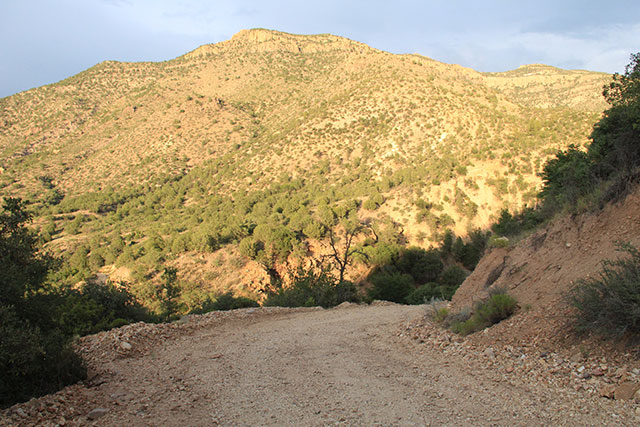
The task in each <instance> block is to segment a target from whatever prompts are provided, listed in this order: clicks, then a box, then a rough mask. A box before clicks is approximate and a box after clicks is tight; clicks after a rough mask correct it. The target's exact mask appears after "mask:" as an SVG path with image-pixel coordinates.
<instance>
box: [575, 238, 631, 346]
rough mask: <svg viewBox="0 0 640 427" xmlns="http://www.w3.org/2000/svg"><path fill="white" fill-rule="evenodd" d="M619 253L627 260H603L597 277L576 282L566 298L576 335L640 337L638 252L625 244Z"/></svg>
mask: <svg viewBox="0 0 640 427" xmlns="http://www.w3.org/2000/svg"><path fill="white" fill-rule="evenodd" d="M619 251H622V252H626V253H627V255H628V257H626V258H620V259H617V260H613V261H612V260H605V261H604V262H603V267H602V271H600V273H599V274H598V275H597V276H596V277H592V278H588V279H582V280H579V281H578V283H577V285H576V286H575V287H574V288H573V289H572V290H571V292H570V293H569V294H568V299H569V302H570V303H571V304H572V305H573V306H574V307H575V308H576V313H575V316H574V322H575V326H576V329H577V330H578V331H585V332H586V331H594V332H598V333H602V334H604V335H608V336H614V337H619V336H621V335H623V334H625V333H628V334H631V335H634V336H636V337H637V336H639V335H640V251H639V250H638V249H637V248H636V247H634V246H632V245H630V244H628V243H627V244H619Z"/></svg>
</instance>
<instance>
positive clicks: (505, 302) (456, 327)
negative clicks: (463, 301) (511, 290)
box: [450, 290, 518, 335]
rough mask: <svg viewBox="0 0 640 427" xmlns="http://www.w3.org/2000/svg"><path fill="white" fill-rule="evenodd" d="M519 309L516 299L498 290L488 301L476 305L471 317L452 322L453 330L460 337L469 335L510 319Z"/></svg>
mask: <svg viewBox="0 0 640 427" xmlns="http://www.w3.org/2000/svg"><path fill="white" fill-rule="evenodd" d="M517 307H518V302H517V301H516V300H515V298H513V297H512V296H510V295H508V294H507V293H505V292H504V291H503V290H496V291H495V292H494V293H493V294H492V295H491V296H490V297H489V298H488V299H487V300H485V301H482V302H479V303H478V304H476V305H475V307H474V312H473V315H471V317H469V318H467V319H464V318H463V319H459V320H455V321H453V322H451V323H450V324H451V330H452V331H453V332H455V333H458V334H460V335H469V334H471V333H474V332H477V331H480V330H482V329H485V328H487V327H489V326H491V325H494V324H496V323H498V322H500V321H502V320H504V319H506V318H508V317H510V316H511V315H512V314H513V313H515V311H516V309H517Z"/></svg>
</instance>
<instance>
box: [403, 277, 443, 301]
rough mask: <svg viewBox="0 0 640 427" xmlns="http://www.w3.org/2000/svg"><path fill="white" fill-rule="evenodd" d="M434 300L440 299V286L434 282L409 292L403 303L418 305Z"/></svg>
mask: <svg viewBox="0 0 640 427" xmlns="http://www.w3.org/2000/svg"><path fill="white" fill-rule="evenodd" d="M434 298H442V296H441V292H440V286H439V285H438V284H437V283H435V282H429V283H425V284H424V285H422V286H419V287H417V288H416V289H414V290H413V291H411V293H410V294H409V295H407V297H406V298H405V302H406V303H407V304H411V305H419V304H425V303H427V302H429V301H431V300H432V299H434Z"/></svg>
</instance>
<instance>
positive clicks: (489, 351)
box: [484, 347, 496, 359]
mask: <svg viewBox="0 0 640 427" xmlns="http://www.w3.org/2000/svg"><path fill="white" fill-rule="evenodd" d="M484 355H485V356H487V357H489V358H491V359H494V358H495V357H496V354H495V352H494V351H493V348H491V347H487V348H486V350H485V351H484Z"/></svg>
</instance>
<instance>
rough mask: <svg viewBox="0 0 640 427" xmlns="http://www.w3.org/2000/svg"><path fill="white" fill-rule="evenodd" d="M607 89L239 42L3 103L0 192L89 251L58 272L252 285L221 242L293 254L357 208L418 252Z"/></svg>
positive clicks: (575, 132)
mask: <svg viewBox="0 0 640 427" xmlns="http://www.w3.org/2000/svg"><path fill="white" fill-rule="evenodd" d="M608 78H609V76H607V75H604V74H601V73H591V72H586V71H567V70H560V69H556V68H552V67H546V66H540V65H532V66H526V67H521V68H519V69H517V70H514V71H509V72H505V73H490V74H482V73H478V72H475V71H473V70H470V69H466V68H463V67H459V66H455V65H448V64H443V63H440V62H437V61H434V60H432V59H429V58H425V57H422V56H418V55H393V54H390V53H387V52H383V51H379V50H376V49H374V48H371V47H368V46H366V45H363V44H361V43H357V42H354V41H351V40H347V39H344V38H341V37H337V36H332V35H315V36H298V35H293V34H286V33H280V32H276V31H269V30H261V29H257V30H248V31H242V32H240V33H238V34H236V35H235V36H234V37H233V38H232V39H230V40H228V41H225V42H221V43H217V44H215V45H205V46H202V47H200V48H198V49H196V50H194V51H192V52H190V53H188V54H186V55H184V56H181V57H179V58H176V59H174V60H171V61H166V62H162V63H118V62H113V61H108V62H104V63H101V64H98V65H96V66H95V67H92V68H90V69H88V70H86V71H85V72H82V73H80V74H78V75H76V76H73V77H70V78H68V79H66V80H63V81H61V82H59V83H56V84H53V85H49V86H44V87H41V88H37V89H33V90H30V91H27V92H23V93H20V94H17V95H14V96H11V97H8V98H3V99H1V100H0V159H1V161H0V167H1V168H2V169H1V170H2V175H1V176H0V186H1V187H2V192H3V194H5V195H16V196H21V197H24V198H26V199H27V200H29V201H31V202H33V207H34V208H35V209H37V213H38V216H39V219H38V220H37V221H36V224H38V225H39V226H40V227H41V230H46V231H47V235H48V236H49V239H48V240H50V241H49V242H48V243H47V245H48V247H49V248H50V249H51V250H53V251H54V252H57V253H63V254H65V256H66V257H67V259H70V258H71V257H72V256H73V254H78V253H80V254H81V256H80V257H85V258H87V259H91V257H93V261H92V262H88V263H87V262H85V263H84V264H82V263H81V262H80V261H78V262H79V263H80V264H79V265H77V266H75V267H74V268H76V270H77V271H78V273H73V274H72V273H70V276H69V277H72V279H70V280H81V279H86V278H87V275H88V273H87V272H91V273H95V272H96V271H98V270H99V269H102V271H103V272H104V273H106V274H111V275H112V278H114V279H126V280H129V281H144V280H147V279H148V278H149V277H154V274H155V272H158V271H160V270H161V269H162V268H163V266H165V265H174V266H176V267H178V269H179V270H180V272H181V274H182V275H183V276H184V277H185V278H186V279H188V280H189V281H191V282H194V283H199V284H200V285H201V286H214V287H216V288H217V289H224V288H233V289H235V290H236V291H239V292H251V289H250V287H249V288H247V286H248V284H249V283H250V282H252V281H253V280H264V277H262V279H261V278H260V274H259V273H260V268H259V266H258V265H256V264H253V265H252V266H251V265H247V259H246V258H245V257H243V256H241V255H240V254H239V253H238V252H237V250H236V249H235V248H236V244H237V243H238V242H239V241H241V240H242V239H243V238H244V237H246V236H248V235H249V236H250V235H251V234H252V232H253V230H254V229H256V227H257V226H260V225H261V224H265V225H266V226H268V227H271V229H277V228H278V227H285V228H286V229H287V230H289V232H291V233H294V234H296V236H297V237H296V240H297V241H299V242H298V243H296V245H295V246H296V248H298V249H297V250H298V253H301V254H303V255H304V254H305V252H306V253H307V254H308V251H310V250H311V251H312V252H313V247H314V242H313V240H314V239H313V238H309V235H307V234H305V232H304V231H303V230H305V227H307V226H309V225H310V224H312V223H313V221H314V220H315V219H317V217H318V216H319V215H320V213H321V212H322V211H323V209H325V206H328V207H330V208H335V207H336V206H338V205H348V206H351V204H352V203H353V201H355V202H356V203H355V206H356V209H357V210H358V215H359V216H360V218H370V219H371V220H373V221H377V222H379V223H384V222H389V221H391V222H392V223H394V224H395V226H396V228H397V229H399V230H400V232H401V233H402V235H403V238H404V240H405V241H406V242H407V243H412V244H419V245H423V246H425V245H428V244H429V243H430V242H433V241H435V240H437V239H439V238H440V237H441V235H442V233H443V232H444V231H445V230H446V229H447V228H452V229H454V231H455V232H456V234H460V235H464V234H466V233H467V232H468V230H469V229H470V228H471V227H484V226H486V225H487V224H488V223H489V221H490V220H491V218H493V217H494V216H495V215H496V213H497V212H499V210H500V209H501V208H503V207H509V208H511V209H517V208H518V207H520V206H522V205H523V204H524V203H527V202H532V201H533V200H534V198H535V194H536V192H537V190H538V189H539V185H540V180H539V178H538V176H537V173H538V172H540V169H541V167H542V165H543V164H544V161H545V160H546V159H547V158H548V157H549V156H550V155H551V154H552V153H554V152H555V151H556V150H557V149H558V148H563V147H566V146H567V145H569V144H572V143H573V144H577V145H582V144H584V143H585V142H586V136H587V135H588V134H589V131H590V129H591V126H592V125H593V123H594V122H595V121H596V120H597V119H598V118H599V116H600V112H601V111H602V110H603V109H604V103H603V101H602V99H601V95H600V92H601V87H602V85H603V83H604V82H606V81H607V79H608ZM367 202H369V203H367ZM123 246H124V248H125V249H124V250H123V249H122V247H123ZM316 246H317V245H316ZM114 247H120V249H118V250H114V249H113V248H114ZM241 267H245V268H243V273H242V274H240V275H238V273H237V272H238V270H239V269H240V268H241ZM252 271H254V272H255V273H252ZM357 274H358V271H357V270H353V271H350V275H351V277H352V278H356V277H357Z"/></svg>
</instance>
